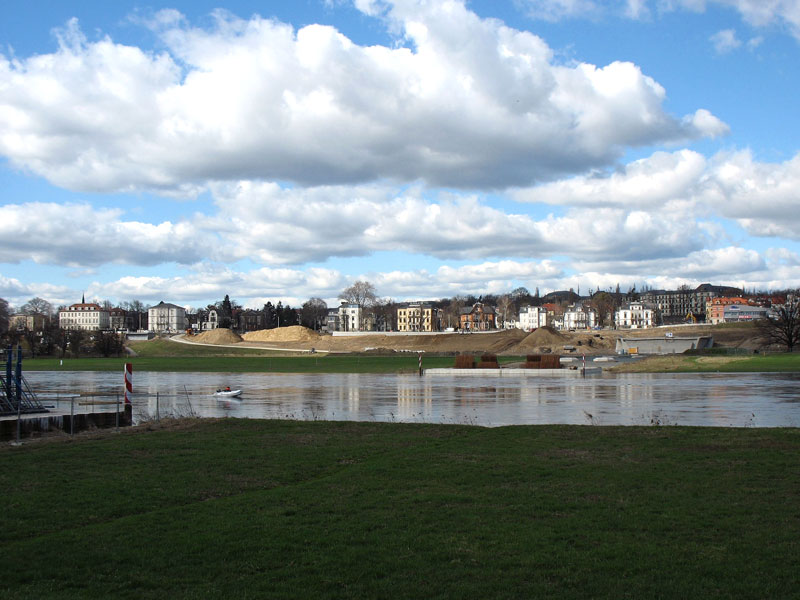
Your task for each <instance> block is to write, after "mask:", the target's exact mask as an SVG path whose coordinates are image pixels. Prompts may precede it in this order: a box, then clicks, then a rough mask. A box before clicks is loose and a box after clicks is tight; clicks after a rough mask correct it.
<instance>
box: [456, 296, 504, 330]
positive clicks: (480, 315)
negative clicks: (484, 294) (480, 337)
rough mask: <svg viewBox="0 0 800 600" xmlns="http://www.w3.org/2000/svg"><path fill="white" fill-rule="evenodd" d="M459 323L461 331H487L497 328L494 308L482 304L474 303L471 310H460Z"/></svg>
mask: <svg viewBox="0 0 800 600" xmlns="http://www.w3.org/2000/svg"><path fill="white" fill-rule="evenodd" d="M459 321H460V322H459V325H460V326H461V330H462V331H487V330H489V329H495V328H496V327H497V317H496V316H495V312H494V308H492V307H491V306H486V305H485V304H483V303H482V302H476V303H475V304H473V305H472V308H462V309H461V314H460V315H459Z"/></svg>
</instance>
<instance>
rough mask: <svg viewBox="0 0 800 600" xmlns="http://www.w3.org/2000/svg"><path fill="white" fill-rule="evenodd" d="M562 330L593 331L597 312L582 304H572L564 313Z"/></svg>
mask: <svg viewBox="0 0 800 600" xmlns="http://www.w3.org/2000/svg"><path fill="white" fill-rule="evenodd" d="M563 322H564V329H566V330H568V331H572V330H578V329H594V327H595V326H596V325H597V311H595V310H594V309H593V308H588V307H586V306H584V305H582V304H573V305H572V306H570V307H569V308H567V310H565V311H564V321H563Z"/></svg>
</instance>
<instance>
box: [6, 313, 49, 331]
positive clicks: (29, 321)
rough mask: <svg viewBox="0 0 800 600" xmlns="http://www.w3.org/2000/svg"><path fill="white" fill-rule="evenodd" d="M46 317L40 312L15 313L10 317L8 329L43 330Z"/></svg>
mask: <svg viewBox="0 0 800 600" xmlns="http://www.w3.org/2000/svg"><path fill="white" fill-rule="evenodd" d="M45 322H46V318H45V316H44V315H40V314H32V315H26V314H15V315H11V316H10V317H8V329H9V330H14V329H16V330H17V331H21V330H23V329H27V330H28V331H42V329H44V326H45Z"/></svg>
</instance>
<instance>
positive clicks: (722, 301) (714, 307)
mask: <svg viewBox="0 0 800 600" xmlns="http://www.w3.org/2000/svg"><path fill="white" fill-rule="evenodd" d="M732 304H739V305H748V304H750V302H749V301H748V300H746V299H745V298H739V297H733V298H731V297H720V298H712V299H711V300H709V301H708V303H707V304H706V321H707V322H708V323H711V324H712V325H716V324H718V323H724V322H725V307H726V306H730V305H732Z"/></svg>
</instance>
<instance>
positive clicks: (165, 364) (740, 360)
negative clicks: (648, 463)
mask: <svg viewBox="0 0 800 600" xmlns="http://www.w3.org/2000/svg"><path fill="white" fill-rule="evenodd" d="M165 343H167V344H168V345H169V347H170V348H172V347H173V346H174V347H177V350H175V352H174V354H172V355H169V354H166V353H164V354H160V353H158V354H153V355H138V356H133V357H127V358H78V359H57V358H35V359H25V362H24V369H25V370H26V371H122V366H123V364H124V363H125V362H130V363H132V364H133V369H134V371H136V372H138V371H154V372H177V373H181V372H182V373H186V372H194V373H415V372H417V371H418V369H419V355H418V354H412V353H390V354H380V353H369V352H366V353H355V354H308V353H305V354H301V355H297V354H288V355H287V353H275V352H273V353H266V354H257V355H255V356H253V355H251V354H248V353H247V352H248V351H246V350H245V351H244V353H243V354H241V355H231V354H228V353H227V352H226V351H225V350H217V351H216V352H214V350H215V349H214V348H206V347H203V352H202V353H201V354H194V351H195V350H196V349H195V348H193V347H191V346H190V347H189V349H188V350H186V352H188V354H187V355H183V354H182V352H183V350H182V348H183V347H185V346H188V345H187V344H170V343H169V342H165ZM498 361H499V363H500V365H501V366H503V367H513V366H519V365H522V364H523V363H524V362H525V357H524V356H499V357H498ZM422 364H423V368H424V369H446V368H452V367H453V366H454V364H455V358H454V357H453V356H451V355H447V356H442V355H431V354H427V353H426V354H422ZM573 364H576V365H577V364H578V363H577V362H576V363H573ZM581 364H582V363H581ZM587 366H591V367H597V366H602V368H603V369H604V370H608V371H610V372H615V373H708V372H720V373H725V372H728V373H745V372H751V373H758V372H797V371H800V352H795V353H791V354H788V353H784V354H768V355H746V356H719V355H688V354H675V355H669V356H650V357H642V358H638V359H636V360H634V361H628V362H625V363H617V362H611V361H609V362H603V363H599V362H594V361H590V360H589V359H587Z"/></svg>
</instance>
